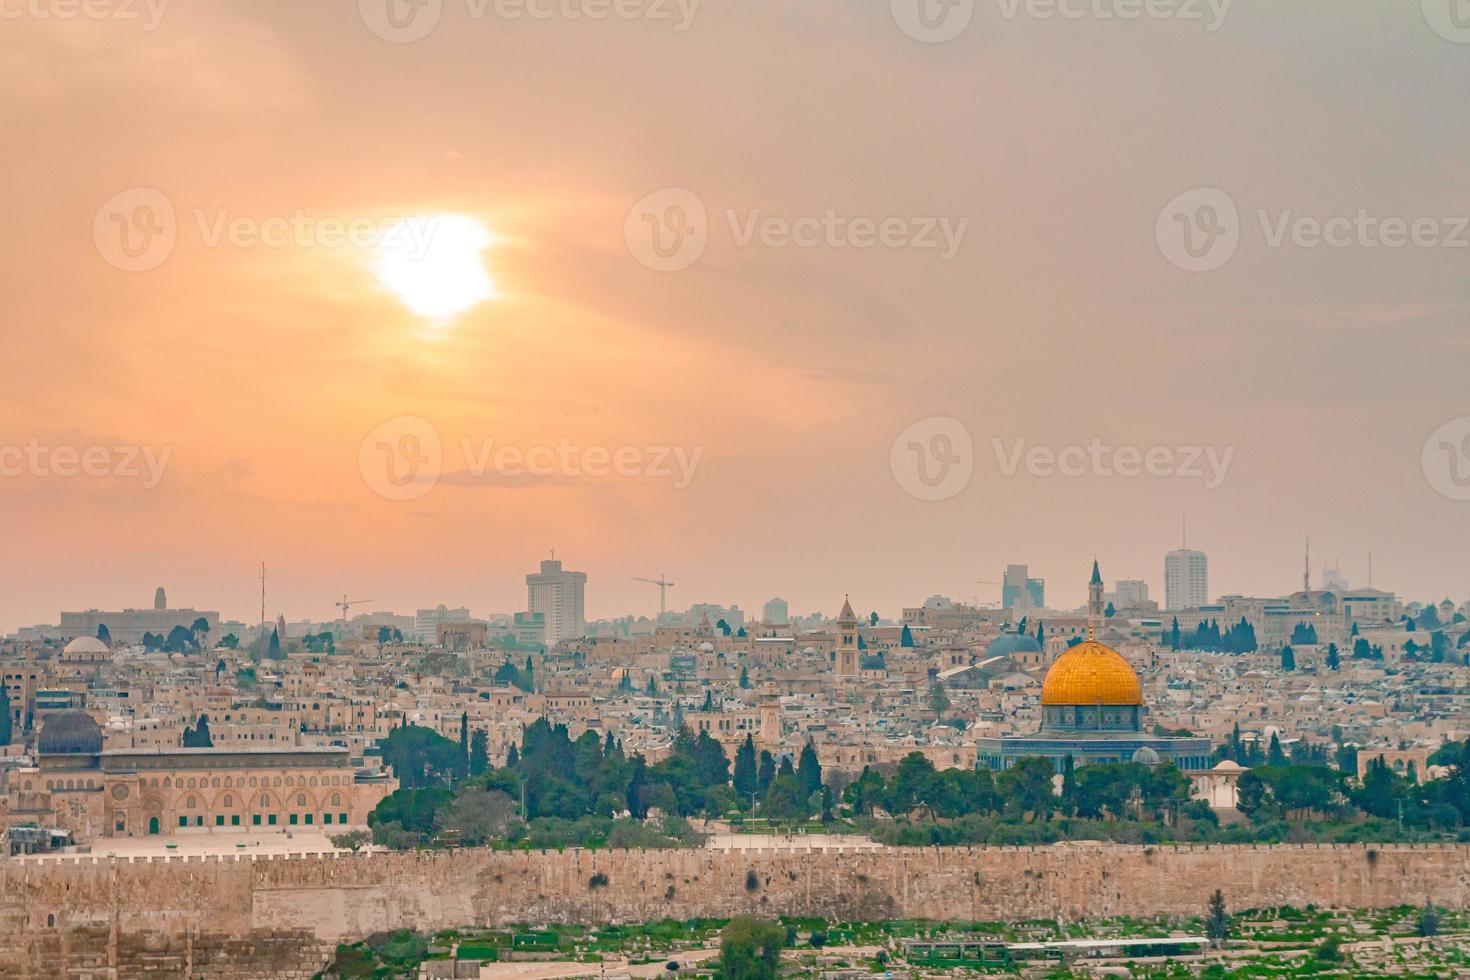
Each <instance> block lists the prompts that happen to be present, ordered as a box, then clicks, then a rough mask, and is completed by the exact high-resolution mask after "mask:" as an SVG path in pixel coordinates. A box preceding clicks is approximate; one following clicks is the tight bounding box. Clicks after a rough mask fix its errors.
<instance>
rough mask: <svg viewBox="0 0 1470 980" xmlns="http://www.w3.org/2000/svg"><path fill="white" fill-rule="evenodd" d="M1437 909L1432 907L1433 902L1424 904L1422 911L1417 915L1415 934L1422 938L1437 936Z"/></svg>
mask: <svg viewBox="0 0 1470 980" xmlns="http://www.w3.org/2000/svg"><path fill="white" fill-rule="evenodd" d="M1439 918H1440V917H1439V909H1437V908H1435V907H1434V903H1433V902H1425V903H1424V909H1423V911H1421V912H1420V913H1419V923H1418V927H1417V930H1416V931H1417V932H1418V933H1419V935H1421V936H1424V937H1426V938H1427V937H1429V936H1438V935H1439Z"/></svg>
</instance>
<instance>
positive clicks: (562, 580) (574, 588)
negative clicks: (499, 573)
mask: <svg viewBox="0 0 1470 980" xmlns="http://www.w3.org/2000/svg"><path fill="white" fill-rule="evenodd" d="M526 603H527V608H528V609H529V610H530V611H531V612H532V613H542V614H543V615H544V616H545V617H546V640H545V642H546V645H547V646H549V647H552V646H556V645H557V644H558V643H560V642H561V641H562V640H576V639H580V638H581V637H583V636H586V635H587V573H586V572H568V571H563V570H562V567H561V562H559V561H557V560H556V559H555V558H552V559H551V560H549V561H543V562H542V563H541V571H540V572H533V573H532V574H530V575H527V576H526Z"/></svg>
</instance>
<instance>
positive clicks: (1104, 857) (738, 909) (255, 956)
mask: <svg viewBox="0 0 1470 980" xmlns="http://www.w3.org/2000/svg"><path fill="white" fill-rule="evenodd" d="M1216 888H1219V889H1221V890H1223V891H1224V893H1225V896H1226V899H1227V901H1228V902H1229V904H1230V906H1231V907H1232V908H1245V907H1252V906H1268V905H1297V906H1304V905H1307V904H1316V905H1319V906H1329V907H1353V908H1369V907H1385V906H1391V905H1417V904H1422V903H1423V902H1424V901H1425V900H1426V899H1431V900H1433V901H1435V902H1436V903H1438V904H1441V905H1445V906H1448V907H1454V908H1461V907H1464V906H1466V905H1467V904H1470V845H1455V844H1413V845H1325V844H1324V845H1318V844H1305V845H1283V846H1267V845H1254V846H1251V845H1247V846H1227V845H1182V846H1169V845H1162V846H1124V845H1111V844H1060V845H1053V846H1039V847H993V848H990V847H974V848H963V847H962V848H886V849H880V850H861V851H859V850H845V849H839V848H824V847H814V848H811V849H780V848H758V849H751V850H729V851H714V850H692V851H690V850H683V851H605V850H603V851H589V850H580V849H573V850H567V851H563V852H540V851H537V852H528V851H488V850H465V851H456V852H452V853H450V852H409V853H403V854H356V855H353V854H273V855H246V854H226V855H217V856H207V857H205V856H199V855H168V856H160V857H152V858H137V857H135V858H131V859H128V858H109V857H103V856H97V855H84V856H81V857H77V858H69V857H60V858H55V857H54V858H47V859H39V860H38V859H31V860H0V978H11V977H16V978H21V977H27V978H29V977H36V978H40V977H60V976H77V975H80V974H85V973H87V972H88V971H89V970H98V969H104V968H105V969H106V970H107V971H108V973H106V974H99V975H116V976H121V977H127V976H133V975H137V974H140V973H142V972H144V970H145V969H152V968H157V967H159V965H160V964H163V965H165V966H167V967H168V968H169V969H174V968H176V969H177V970H178V972H180V973H182V974H185V975H191V976H208V977H234V976H260V975H269V976H282V975H284V976H290V975H292V974H293V973H302V974H304V975H310V973H311V972H313V971H314V970H316V969H319V968H320V967H321V965H322V964H323V963H324V962H325V960H326V957H327V956H328V955H329V954H330V950H331V948H332V947H333V946H334V945H335V944H336V943H337V942H339V941H344V940H354V939H358V938H361V937H363V936H366V935H368V934H369V933H373V932H379V931H385V930H391V929H398V928H414V929H421V930H436V929H444V928H456V927H466V926H495V925H505V924H509V923H516V922H530V923H542V922H585V923H616V922H645V921H650V920H653V919H659V918H663V917H665V916H674V917H677V918H692V917H696V916H703V917H709V918H724V917H728V916H730V915H733V914H737V913H751V914H755V915H767V916H775V915H781V914H791V915H816V916H825V917H827V918H829V919H834V920H851V919H896V918H925V919H937V920H956V921H961V920H962V921H974V920H986V919H1024V918H1052V917H1057V916H1065V917H1066V918H1069V919H1078V918H1086V917H1103V916H1114V915H1139V916H1142V915H1171V914H1173V915H1196V914H1200V913H1201V912H1202V911H1203V909H1204V908H1205V903H1206V902H1207V901H1208V898H1209V896H1210V894H1211V893H1212V892H1213V891H1214V890H1215V889H1216ZM159 957H162V959H159ZM261 957H265V958H266V959H268V960H269V961H270V962H269V968H268V969H267V964H266V963H265V962H264V961H263V960H262V959H261ZM99 963H100V964H101V965H100V966H99V965H98V964H99ZM112 971H116V972H115V974H114V973H112Z"/></svg>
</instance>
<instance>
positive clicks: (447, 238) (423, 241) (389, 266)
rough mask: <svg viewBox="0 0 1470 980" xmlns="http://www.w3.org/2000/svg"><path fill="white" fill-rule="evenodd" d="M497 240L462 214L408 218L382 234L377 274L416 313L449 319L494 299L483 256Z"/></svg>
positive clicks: (375, 266) (376, 257)
mask: <svg viewBox="0 0 1470 980" xmlns="http://www.w3.org/2000/svg"><path fill="white" fill-rule="evenodd" d="M494 240H495V239H494V236H493V235H491V234H490V232H489V230H487V229H486V228H485V226H484V225H482V224H481V223H480V222H479V221H477V220H475V219H474V218H470V217H466V216H464V215H460V214H433V215H420V216H418V217H412V218H405V219H403V220H402V221H399V222H397V223H396V224H394V225H393V226H391V227H390V228H388V229H387V230H386V231H385V232H383V234H382V235H381V236H379V238H378V242H377V245H376V246H375V248H374V250H373V273H374V275H376V276H377V278H378V282H380V283H381V284H382V285H383V286H384V287H386V288H387V289H389V290H391V291H392V292H393V293H394V294H395V295H397V297H398V299H399V300H400V301H401V302H402V303H403V305H404V306H406V307H408V309H409V310H411V311H412V312H413V313H415V314H417V315H418V316H421V317H426V318H429V319H434V320H441V321H442V320H447V319H449V318H451V317H454V316H456V315H458V314H460V313H463V312H464V311H465V310H468V309H470V308H471V307H473V306H477V305H479V304H480V303H483V302H485V301H486V300H487V299H491V298H492V297H494V295H495V285H494V283H492V282H491V281H490V275H489V273H487V272H486V271H485V263H484V259H483V256H482V253H483V252H484V251H485V249H487V248H489V247H490V245H491V244H493V243H494Z"/></svg>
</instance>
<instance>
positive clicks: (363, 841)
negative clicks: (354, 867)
mask: <svg viewBox="0 0 1470 980" xmlns="http://www.w3.org/2000/svg"><path fill="white" fill-rule="evenodd" d="M328 840H330V841H331V842H332V846H333V847H340V848H342V849H344V850H348V851H351V852H352V853H353V854H356V853H357V852H358V851H360V850H362V849H363V848H364V847H366V846H368V845H369V844H371V843H372V841H373V835H372V833H371V832H369V831H366V830H349V831H347V832H346V833H345V834H333V835H332V836H331V837H329V838H328Z"/></svg>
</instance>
